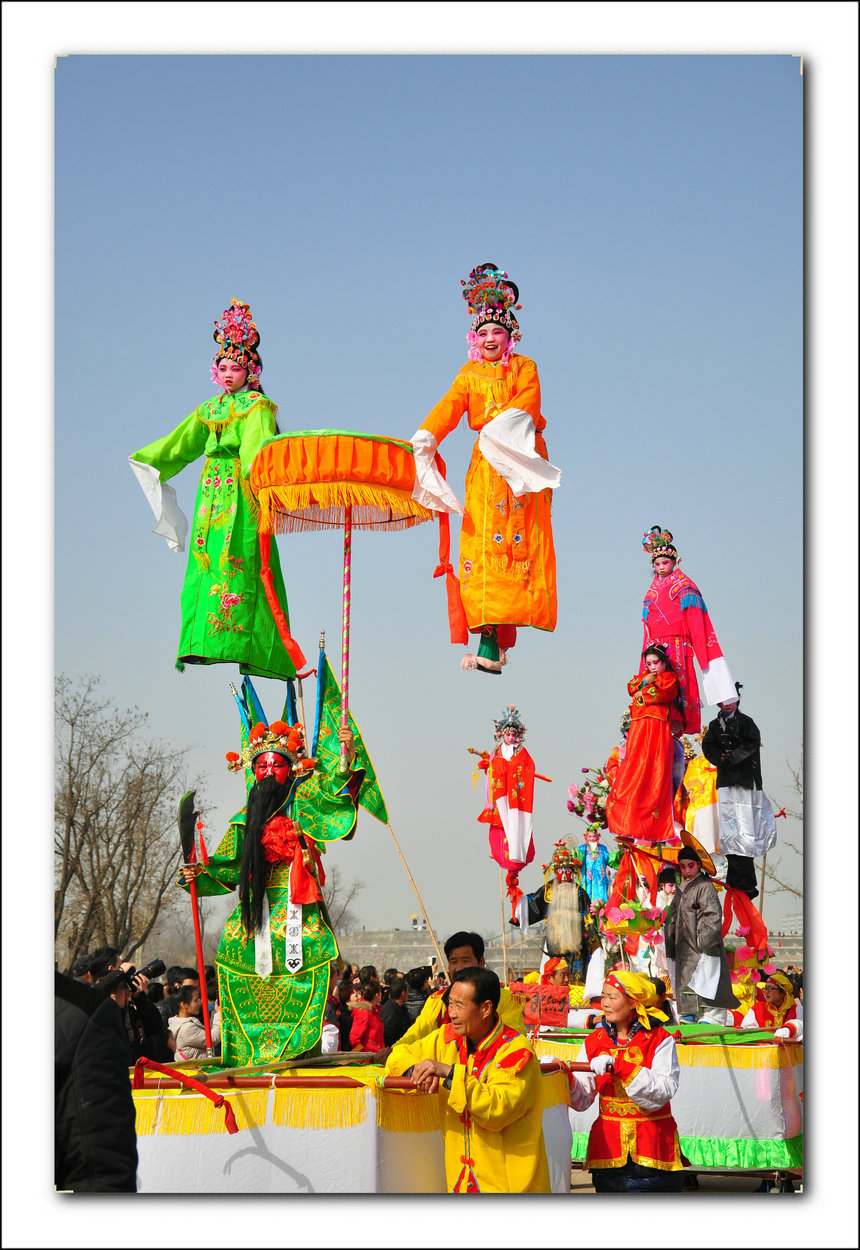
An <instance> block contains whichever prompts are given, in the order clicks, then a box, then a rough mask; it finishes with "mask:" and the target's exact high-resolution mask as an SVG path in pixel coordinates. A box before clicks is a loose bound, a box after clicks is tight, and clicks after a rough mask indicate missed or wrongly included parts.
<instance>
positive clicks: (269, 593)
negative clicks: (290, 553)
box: [258, 534, 307, 669]
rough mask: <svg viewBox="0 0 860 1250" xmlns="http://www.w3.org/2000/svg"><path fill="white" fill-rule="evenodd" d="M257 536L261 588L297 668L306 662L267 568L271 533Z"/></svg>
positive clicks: (285, 647)
mask: <svg viewBox="0 0 860 1250" xmlns="http://www.w3.org/2000/svg"><path fill="white" fill-rule="evenodd" d="M258 537H259V539H260V580H261V581H262V583H263V589H264V591H265V592H266V601H267V602H268V604H269V607H270V608H271V610H272V616H273V617H274V618H275V625H276V626H277V629H278V633H279V635H280V638H281V642H282V643H283V644H284V650H285V651H286V652H287V655H288V656H289V657H290V659H291V660H292V662H293V664H294V665H295V667H296V668H297V669H298V668H301V667H302V665H304V664H307V660H306V659H305V657H304V653H303V652H302V649H301V647H300V646H299V644H298V643H297V642H296V640H295V638H293V636H292V634H291V633H290V626H289V624H288V622H287V618H286V616H285V615H284V613H283V612H282V610H281V605H280V604H279V603H278V595H277V592H276V590H275V579H274V576H273V574H272V570H271V569H270V568H269V554H270V552H271V549H272V535H271V534H259V535H258Z"/></svg>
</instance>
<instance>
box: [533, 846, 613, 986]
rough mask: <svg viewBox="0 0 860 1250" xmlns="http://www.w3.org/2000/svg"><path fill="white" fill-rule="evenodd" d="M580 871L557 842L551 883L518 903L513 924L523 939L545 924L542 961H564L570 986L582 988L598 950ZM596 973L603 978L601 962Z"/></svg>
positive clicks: (597, 936)
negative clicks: (518, 927) (535, 926)
mask: <svg viewBox="0 0 860 1250" xmlns="http://www.w3.org/2000/svg"><path fill="white" fill-rule="evenodd" d="M579 870H580V864H579V860H578V859H577V857H576V855H575V854H574V853H573V851H572V850H571V848H570V846H569V845H568V844H567V843H566V842H565V841H564V839H562V840H561V841H559V842H556V844H555V847H554V848H553V855H552V859H551V860H550V863H549V869H548V874H552V877H553V880H552V881H549V880H548V881H547V882H545V883H544V885H542V886H541V888H540V889H539V890H536V891H535V892H534V894H528V895H524V896H523V898H522V899H520V901H519V904H518V907H517V916H516V920H515V921H513V922H512V923H516V924H518V925H519V926H520V927H521V928H522V931H523V936H524V937H525V936H526V935H527V934H528V931H529V927H530V926H531V925H536V924H540V922H541V921H542V920H545V921H546V929H545V930H544V939H543V954H544V959H548V958H563V959H564V960H565V961H566V963H567V966H568V968H569V969H570V984H571V985H585V983H586V978H587V975H588V971H589V964H590V961H591V957H592V955H594V953H595V952H596V951H600V950H601V944H600V937H599V934H598V932H597V927H596V925H595V924H594V922H593V921H592V920H591V918H590V910H589V907H590V905H589V898H588V895H587V894H586V892H585V890H584V889H583V888H582V886H581V885H580V884H579V880H578V877H579ZM599 971H600V974H601V976H602V972H603V966H602V962H601V964H600V969H599ZM599 988H600V986H599V981H598V985H597V989H598V990H599Z"/></svg>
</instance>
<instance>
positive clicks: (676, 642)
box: [639, 525, 737, 734]
mask: <svg viewBox="0 0 860 1250" xmlns="http://www.w3.org/2000/svg"><path fill="white" fill-rule="evenodd" d="M642 546H643V547H644V548H645V550H646V552H647V553H648V554H649V555H650V556H651V563H652V566H653V568H654V573H655V577H654V580H653V581H652V583H651V585H650V586H649V587H648V590H647V592H646V594H645V602H644V604H643V608H642V621H643V625H644V631H645V632H644V641H643V644H642V645H643V646H647V645H648V644H649V643H651V642H658V643H660V644H661V645H662V646H664V647H665V648H666V651H667V653H668V656H669V660H670V662H671V664H672V668H673V669H674V670H675V672H676V673H677V675H678V680H679V682H680V685H681V698H682V700H683V704H684V707H683V715H682V720H683V723H682V725H680V726H679V728H678V730H677V732H678V733H679V734H680V733H693V734H695V733H699V732H700V731H701V728H702V714H701V710H702V702H701V699H700V698H699V684H698V681H697V680H696V669H695V665H694V663H693V660H694V658H695V659H696V660H698V663H699V667H700V668H701V670H702V687H703V689H704V693H705V698H706V700H707V702H708V703H711V704H713V705H714V706H716V704H718V703H720V702H722V701H723V700H724V699H734V698H736V697H737V696H736V691H735V683H734V680H733V679H732V675H731V673H730V671H729V666H728V664H727V662H726V659H725V657H724V656H723V653H722V651H721V649H720V644H719V642H718V641H717V635H716V633H715V632H714V627H713V625H712V623H711V618H710V616H709V615H708V609H707V608H706V607H705V601H704V599H703V598H702V595H701V592H700V590H699V588H698V586H697V585H696V583H695V582H694V581H692V580H691V579H690V578H689V577H687V575H686V573H682V572H681V571H680V569H679V568H678V567H677V566H678V564H679V562H680V557H679V556H678V552H677V549H676V548H675V547H674V546H673V544H672V535H671V533H670V532H669V530H661V529H660V527H659V525H655V526H653V527H652V528H651V529H650V530H649V531H648V533H647V534H645V535H644V536H643V538H642ZM643 668H644V665H643ZM639 671H640V672H641V671H642V669H640V670H639Z"/></svg>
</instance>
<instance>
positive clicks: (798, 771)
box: [764, 743, 803, 898]
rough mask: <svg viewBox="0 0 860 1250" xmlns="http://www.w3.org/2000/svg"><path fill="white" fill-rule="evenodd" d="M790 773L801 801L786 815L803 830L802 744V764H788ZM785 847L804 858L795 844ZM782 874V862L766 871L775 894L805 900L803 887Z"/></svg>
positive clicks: (793, 787) (792, 785) (787, 809)
mask: <svg viewBox="0 0 860 1250" xmlns="http://www.w3.org/2000/svg"><path fill="white" fill-rule="evenodd" d="M786 763H787V764H788V761H787V760H786ZM788 771H789V772H790V773H791V776H792V784H791V788H792V790H793V791H794V793H795V794H796V795H797V796H798V800H799V801H798V806H797V810H793V809H791V808H788V807H787V808H786V809H785V814H786V816H789V817H791V819H792V820H799V821H800V824H801V828H802V826H803V743H801V745H800V763H799V764H798V766H797V768H792V766H791V764H788ZM785 846H786V847H787V848H788V850H790V851H793V852H794V853H795V855H799V856H800V857H801V859H802V858H803V849H802V847H799V846H798V845H797V844H796V843H795V842H786V843H785ZM782 872H783V870H782V861H781V860H776V861H774V863H773V864H772V865H768V866H767V867H766V868H765V870H764V875H765V876H766V877H767V879H768V881H772V882H773V883H774V887H775V888H774V893H775V894H779V893H781V892H783V893H787V894H794V895H796V897H797V898H803V888H802V886H801V887H798V886H796V885H792V884H791V883H790V882H788V881H786V880H785V878H784V876H783V875H782Z"/></svg>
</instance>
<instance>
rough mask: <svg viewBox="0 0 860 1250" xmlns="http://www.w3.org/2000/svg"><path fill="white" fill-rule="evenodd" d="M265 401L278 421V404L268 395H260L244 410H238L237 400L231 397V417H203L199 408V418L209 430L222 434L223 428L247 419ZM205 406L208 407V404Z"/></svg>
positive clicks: (212, 432)
mask: <svg viewBox="0 0 860 1250" xmlns="http://www.w3.org/2000/svg"><path fill="white" fill-rule="evenodd" d="M245 393H247V392H245ZM263 403H265V404H268V406H269V407H270V408H271V410H272V412H273V413H274V415H275V421H276V422H277V420H278V406H277V404H274V403H272V401H271V399H269V397H268V395H258V396H257V398H256V399H255V400H254V402H253V404H251V405H250V407H248V408H245V409H244V410H243V411H242V412H237V411H236V401H235V400H234V399H231V400H230V415H229V417H224V419H223V420H222V421H217V420H215V419H214V418H213V419H209V420H207V418H206V417H201V416H200V415H199V409H198V416H197V420H198V421H199V422H200V424H201V425H205V426H206V428H207V430H209V432H210V433H211V434H220V433H221V431H222V430H226V429H227V427H228V426H230V425H233V424H235V422H236V421H244V420H246V418H247V417H249V416H250V415H251V413H252V412H253V411H254V409H255V408H259V406H260V404H263ZM205 406H206V407H208V404H207V405H205Z"/></svg>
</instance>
